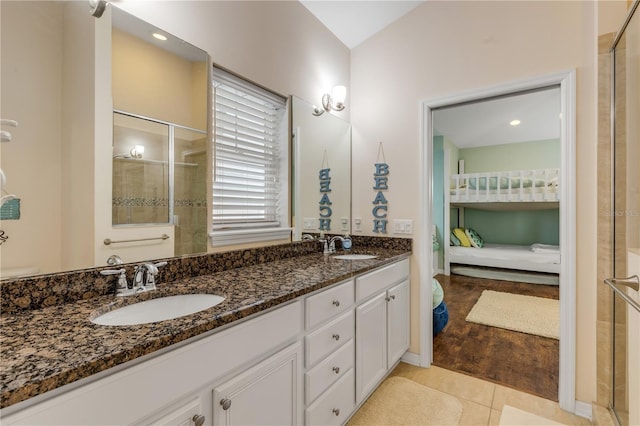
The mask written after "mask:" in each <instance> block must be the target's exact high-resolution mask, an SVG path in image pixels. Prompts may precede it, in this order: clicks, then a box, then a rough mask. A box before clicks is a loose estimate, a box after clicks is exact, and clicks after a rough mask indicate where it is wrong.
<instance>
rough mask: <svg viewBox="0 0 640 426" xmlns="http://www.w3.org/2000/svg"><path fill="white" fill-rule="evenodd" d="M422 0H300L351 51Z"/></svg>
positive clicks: (422, 0)
mask: <svg viewBox="0 0 640 426" xmlns="http://www.w3.org/2000/svg"><path fill="white" fill-rule="evenodd" d="M424 1H425V0H420V1H406V0H391V1H389V0H386V1H383V0H373V1H368V0H359V1H351V0H300V3H302V4H303V5H304V7H306V8H307V9H309V11H310V12H311V13H312V14H314V15H315V17H316V18H318V20H320V22H322V23H323V24H324V26H325V27H327V28H328V29H329V30H331V32H332V33H334V34H335V35H336V36H337V37H338V38H339V39H340V40H341V41H342V42H343V43H344V44H345V45H346V46H347V47H348V48H349V49H353V48H354V47H356V46H357V45H359V44H360V43H362V42H363V41H365V40H366V39H368V38H369V37H371V36H372V35H374V34H375V33H377V32H378V31H380V30H382V29H383V28H385V27H386V26H388V25H389V24H391V23H392V22H394V21H396V20H397V19H398V18H400V17H401V16H403V15H405V14H406V13H408V12H409V11H411V10H413V9H414V8H415V7H416V6H419V5H420V4H422V3H423V2H424Z"/></svg>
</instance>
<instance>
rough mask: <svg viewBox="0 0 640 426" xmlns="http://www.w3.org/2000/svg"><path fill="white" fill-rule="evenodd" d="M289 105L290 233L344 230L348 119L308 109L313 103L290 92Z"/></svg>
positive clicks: (348, 177) (348, 201) (348, 212)
mask: <svg viewBox="0 0 640 426" xmlns="http://www.w3.org/2000/svg"><path fill="white" fill-rule="evenodd" d="M291 110H292V131H291V133H292V146H293V156H294V159H295V160H294V163H293V164H294V167H293V176H294V184H293V187H294V191H293V193H294V194H293V217H294V221H293V223H294V239H296V240H299V239H301V238H302V234H303V233H310V234H316V233H319V232H325V233H328V234H345V233H348V232H350V229H351V227H350V226H351V125H350V124H349V123H348V122H347V121H344V120H342V119H341V118H339V117H337V116H335V115H333V114H330V113H324V114H321V115H316V114H314V110H315V106H314V105H312V104H310V103H309V102H306V101H303V100H302V99H299V98H297V97H295V96H293V97H292V100H291Z"/></svg>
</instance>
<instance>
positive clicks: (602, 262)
mask: <svg viewBox="0 0 640 426" xmlns="http://www.w3.org/2000/svg"><path fill="white" fill-rule="evenodd" d="M614 36H615V35H614V34H613V33H611V34H605V35H602V36H600V37H599V39H598V207H599V208H598V248H597V251H598V265H597V270H598V281H597V331H596V332H597V335H596V346H597V354H596V356H597V366H598V367H597V368H598V370H597V386H598V387H597V399H596V403H597V404H598V405H601V406H605V407H606V406H608V405H609V404H610V402H611V375H612V371H613V368H612V346H611V341H612V336H611V334H612V331H611V330H612V319H613V311H612V308H611V305H612V294H611V290H610V289H609V287H607V286H606V285H604V284H603V281H604V279H605V278H608V277H610V276H611V271H612V270H613V255H612V253H613V235H612V234H613V226H612V225H613V223H612V220H611V213H612V211H613V206H612V203H611V57H610V55H609V49H610V47H611V45H612V44H613V39H614Z"/></svg>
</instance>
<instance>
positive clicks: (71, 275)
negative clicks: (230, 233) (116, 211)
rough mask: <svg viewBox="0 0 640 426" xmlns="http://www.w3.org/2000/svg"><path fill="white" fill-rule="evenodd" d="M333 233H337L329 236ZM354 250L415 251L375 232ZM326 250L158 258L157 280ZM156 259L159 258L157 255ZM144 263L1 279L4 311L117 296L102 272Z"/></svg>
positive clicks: (282, 248) (281, 248) (296, 245)
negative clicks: (160, 264)
mask: <svg viewBox="0 0 640 426" xmlns="http://www.w3.org/2000/svg"><path fill="white" fill-rule="evenodd" d="M326 236H327V237H331V236H332V235H326ZM351 239H352V241H353V248H352V250H351V252H354V253H355V252H357V253H364V252H365V251H366V250H367V249H368V248H371V249H389V250H407V251H410V250H411V245H412V239H410V238H387V237H371V236H354V235H352V236H351ZM318 251H322V246H321V244H319V243H318V242H317V241H299V242H292V243H288V244H286V243H285V244H278V245H272V246H266V247H258V248H250V249H243V250H232V251H227V252H219V253H206V254H199V255H190V256H184V257H173V258H168V259H158V260H157V261H167V265H166V266H164V267H162V268H160V269H159V273H158V277H157V282H158V283H160V284H161V283H166V282H172V281H175V280H180V279H185V278H191V277H197V276H201V275H208V274H213V273H216V272H222V271H226V270H230V269H235V268H241V267H245V266H252V265H258V264H261V263H267V262H273V261H276V260H281V259H287V258H291V257H297V256H304V255H308V254H312V253H316V252H318ZM154 261H156V260H155V259H154ZM138 263H140V262H134V263H127V264H123V265H118V266H117V267H114V266H104V267H96V268H87V269H81V270H75V271H67V272H60V273H55V274H48V275H36V276H33V277H26V278H18V279H14V280H7V281H0V294H1V295H2V297H1V298H0V315H10V314H14V313H17V312H20V311H24V310H32V309H42V308H46V307H51V306H56V305H60V304H65V303H73V302H76V301H78V300H87V299H91V298H94V297H99V296H104V295H108V294H113V293H114V292H115V286H116V282H117V277H116V276H103V275H101V274H100V271H102V270H106V269H119V268H121V267H125V268H126V269H127V279H128V280H131V279H132V278H133V269H134V266H135V265H137V264H138Z"/></svg>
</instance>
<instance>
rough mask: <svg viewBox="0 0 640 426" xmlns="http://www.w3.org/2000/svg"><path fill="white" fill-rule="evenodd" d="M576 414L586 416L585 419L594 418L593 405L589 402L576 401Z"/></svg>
mask: <svg viewBox="0 0 640 426" xmlns="http://www.w3.org/2000/svg"><path fill="white" fill-rule="evenodd" d="M575 414H576V416H580V417H584V418H585V419H589V420H592V418H593V406H592V405H591V404H589V403H587V402H582V401H576V413H575Z"/></svg>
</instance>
